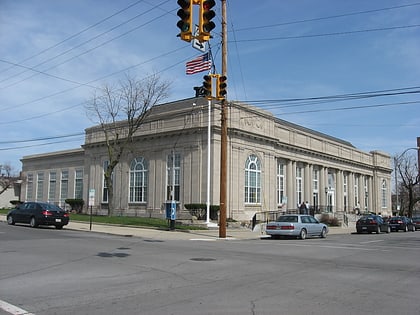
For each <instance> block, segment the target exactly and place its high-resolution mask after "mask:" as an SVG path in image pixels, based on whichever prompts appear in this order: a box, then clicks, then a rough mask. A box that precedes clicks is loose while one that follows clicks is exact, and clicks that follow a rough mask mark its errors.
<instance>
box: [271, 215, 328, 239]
mask: <svg viewBox="0 0 420 315" xmlns="http://www.w3.org/2000/svg"><path fill="white" fill-rule="evenodd" d="M266 233H267V235H271V237H272V238H275V237H277V236H296V237H299V238H301V239H303V240H304V239H305V238H306V237H310V236H318V237H321V238H325V237H326V236H327V233H328V226H327V225H325V224H323V223H320V222H319V221H318V220H317V219H315V218H314V217H313V216H311V215H305V214H285V215H281V216H279V217H278V218H277V220H276V221H273V222H269V223H267V226H266Z"/></svg>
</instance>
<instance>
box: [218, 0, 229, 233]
mask: <svg viewBox="0 0 420 315" xmlns="http://www.w3.org/2000/svg"><path fill="white" fill-rule="evenodd" d="M221 2H222V75H224V76H227V23H226V16H227V14H226V0H221ZM221 107H222V108H221V129H222V130H221V139H220V142H221V143H220V145H221V147H220V217H219V237H220V238H226V213H227V148H228V146H227V144H228V134H227V118H228V112H227V102H226V98H224V99H222V101H221Z"/></svg>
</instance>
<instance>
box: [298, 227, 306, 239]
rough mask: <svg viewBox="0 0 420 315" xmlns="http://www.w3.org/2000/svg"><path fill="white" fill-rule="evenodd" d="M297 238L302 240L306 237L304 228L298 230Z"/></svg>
mask: <svg viewBox="0 0 420 315" xmlns="http://www.w3.org/2000/svg"><path fill="white" fill-rule="evenodd" d="M299 238H300V239H301V240H304V239H305V238H306V230H305V229H302V230H300V233H299Z"/></svg>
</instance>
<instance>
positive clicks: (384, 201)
mask: <svg viewBox="0 0 420 315" xmlns="http://www.w3.org/2000/svg"><path fill="white" fill-rule="evenodd" d="M387 196H388V193H387V185H386V180H385V179H384V180H383V181H382V187H381V197H382V198H381V199H382V208H387V205H388V202H387Z"/></svg>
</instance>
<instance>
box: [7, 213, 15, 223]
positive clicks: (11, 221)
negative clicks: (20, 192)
mask: <svg viewBox="0 0 420 315" xmlns="http://www.w3.org/2000/svg"><path fill="white" fill-rule="evenodd" d="M7 224H9V225H14V224H15V220H13V217H12V216H11V215H9V216H8V217H7Z"/></svg>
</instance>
